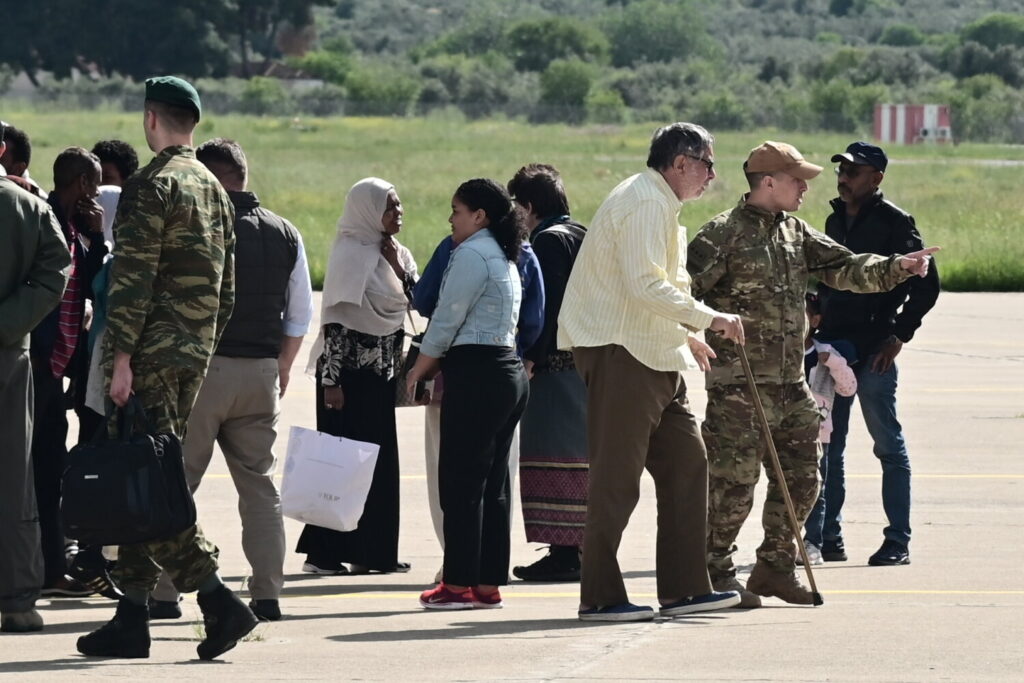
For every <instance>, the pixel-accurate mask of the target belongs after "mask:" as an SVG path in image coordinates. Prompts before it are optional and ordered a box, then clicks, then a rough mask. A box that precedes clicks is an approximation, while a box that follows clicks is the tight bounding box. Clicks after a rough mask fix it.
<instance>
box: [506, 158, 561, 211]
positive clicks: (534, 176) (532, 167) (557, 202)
mask: <svg viewBox="0 0 1024 683" xmlns="http://www.w3.org/2000/svg"><path fill="white" fill-rule="evenodd" d="M508 192H509V194H510V195H512V198H513V199H515V201H516V202H518V203H519V204H520V205H521V206H523V207H525V206H526V205H527V204H529V205H530V206H531V207H533V213H534V214H535V215H536V216H538V217H539V218H547V217H548V216H564V215H567V214H568V213H569V200H568V199H566V197H565V187H563V186H562V176H561V174H560V173H559V172H558V169H557V168H555V167H554V166H551V165H550V164H527V165H526V166H523V167H522V168H521V169H519V170H518V171H516V174H515V175H514V176H512V180H510V181H508Z"/></svg>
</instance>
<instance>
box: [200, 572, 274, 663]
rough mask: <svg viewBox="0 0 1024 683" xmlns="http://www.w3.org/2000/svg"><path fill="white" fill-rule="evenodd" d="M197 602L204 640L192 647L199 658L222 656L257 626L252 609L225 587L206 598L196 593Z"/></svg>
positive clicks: (208, 594)
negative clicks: (204, 626) (203, 627)
mask: <svg viewBox="0 0 1024 683" xmlns="http://www.w3.org/2000/svg"><path fill="white" fill-rule="evenodd" d="M197 601H198V602H199V609H201V610H202V611H203V622H204V624H205V625H206V638H205V639H204V640H203V642H201V643H199V646H198V647H196V652H197V653H198V654H199V659H213V658H214V657H216V656H217V655H221V654H224V653H225V652H227V651H228V650H230V649H231V648H233V647H234V646H235V645H237V644H238V641H239V640H240V639H241V638H243V637H245V635H246V634H248V633H249V631H251V630H253V629H254V628H256V625H257V624H258V623H260V622H259V619H257V618H256V615H255V614H253V613H252V610H251V609H249V608H248V607H246V606H245V603H244V602H242V601H241V600H239V599H238V596H237V595H235V594H234V593H233V592H232V591H231V589H230V588H228V587H227V586H223V585H222V586H221V587H220V588H218V589H217V590H215V591H213V592H211V593H207V594H206V595H203V594H202V593H200V594H199V596H198V597H197Z"/></svg>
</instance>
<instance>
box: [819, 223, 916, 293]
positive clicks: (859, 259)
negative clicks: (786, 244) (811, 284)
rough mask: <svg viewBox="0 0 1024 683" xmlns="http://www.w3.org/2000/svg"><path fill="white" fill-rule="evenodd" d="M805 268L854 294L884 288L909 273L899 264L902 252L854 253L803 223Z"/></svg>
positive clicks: (889, 286)
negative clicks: (881, 253) (884, 253)
mask: <svg viewBox="0 0 1024 683" xmlns="http://www.w3.org/2000/svg"><path fill="white" fill-rule="evenodd" d="M804 255H805V257H806V259H807V269H808V271H809V272H810V274H811V275H813V276H815V277H817V278H818V279H819V280H821V281H822V282H824V283H825V284H826V285H828V286H829V287H831V288H832V289H845V290H849V291H851V292H856V293H858V294H870V293H872V292H887V291H889V290H890V289H892V288H893V287H895V286H896V285H898V284H899V283H901V282H903V281H904V280H906V279H907V278H909V277H911V274H910V273H908V272H907V271H905V270H903V268H901V267H900V261H899V260H900V258H901V256H902V254H894V255H892V256H879V255H877V254H854V253H853V252H852V251H850V250H849V249H847V248H846V247H844V246H843V245H841V244H839V243H838V242H836V241H835V240H833V239H832V238H830V237H828V236H827V235H825V233H823V232H819V231H818V230H815V229H813V228H811V227H809V226H805V236H804Z"/></svg>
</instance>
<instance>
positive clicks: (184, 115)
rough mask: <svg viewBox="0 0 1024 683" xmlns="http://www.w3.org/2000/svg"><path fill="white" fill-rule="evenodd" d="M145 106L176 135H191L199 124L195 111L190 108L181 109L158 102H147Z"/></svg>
mask: <svg viewBox="0 0 1024 683" xmlns="http://www.w3.org/2000/svg"><path fill="white" fill-rule="evenodd" d="M143 106H144V107H145V109H146V110H147V111H151V112H153V113H155V114H156V115H157V118H159V119H160V120H161V121H163V123H164V125H165V126H167V127H168V128H170V129H171V130H172V131H173V132H175V133H191V132H192V131H193V130H195V127H196V124H197V123H199V118H198V117H197V116H196V113H195V111H193V110H192V109H189V108H188V107H179V106H177V105H174V104H168V103H167V102H160V101H158V100H146V101H145V103H144V104H143Z"/></svg>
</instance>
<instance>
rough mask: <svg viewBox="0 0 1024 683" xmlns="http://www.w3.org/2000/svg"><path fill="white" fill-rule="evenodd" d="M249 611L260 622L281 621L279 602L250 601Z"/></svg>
mask: <svg viewBox="0 0 1024 683" xmlns="http://www.w3.org/2000/svg"><path fill="white" fill-rule="evenodd" d="M249 609H251V610H252V613H253V614H255V615H256V618H257V619H259V620H260V621H279V620H280V619H281V606H280V605H279V604H278V602H277V600H270V599H267V600H250V601H249Z"/></svg>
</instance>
